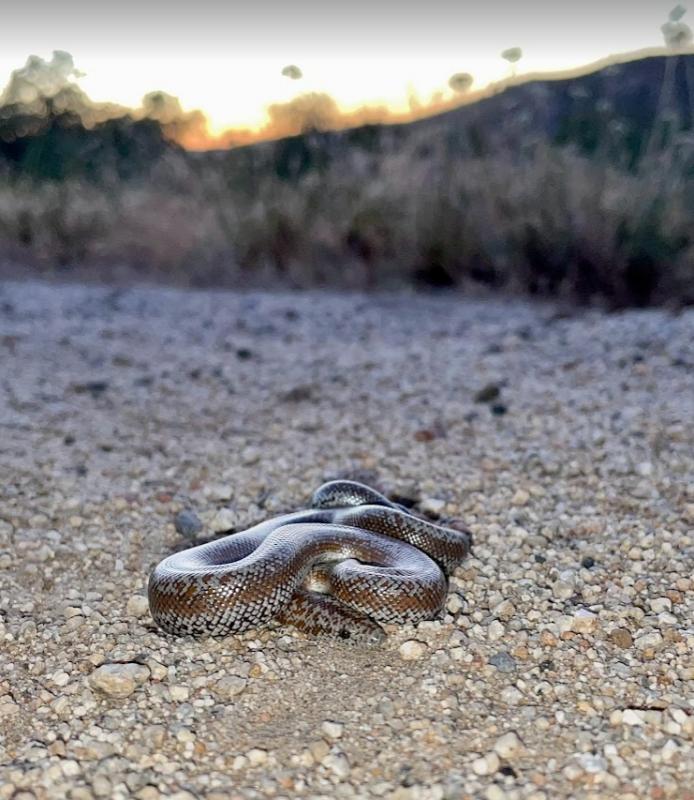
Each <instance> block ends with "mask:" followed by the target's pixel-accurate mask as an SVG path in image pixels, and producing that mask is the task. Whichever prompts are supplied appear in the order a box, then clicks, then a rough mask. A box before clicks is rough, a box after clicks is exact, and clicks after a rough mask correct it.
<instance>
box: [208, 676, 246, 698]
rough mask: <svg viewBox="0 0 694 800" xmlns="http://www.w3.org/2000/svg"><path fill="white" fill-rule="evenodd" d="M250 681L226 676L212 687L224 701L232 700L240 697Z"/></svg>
mask: <svg viewBox="0 0 694 800" xmlns="http://www.w3.org/2000/svg"><path fill="white" fill-rule="evenodd" d="M247 684H248V680H247V679H246V678H241V677H239V676H238V675H225V676H224V677H223V678H220V679H219V680H218V681H217V683H215V684H214V686H213V687H212V691H213V692H214V693H215V695H217V697H219V698H221V699H222V700H232V699H233V698H234V697H238V696H239V695H240V694H241V693H242V692H243V690H244V689H245V688H246V686H247Z"/></svg>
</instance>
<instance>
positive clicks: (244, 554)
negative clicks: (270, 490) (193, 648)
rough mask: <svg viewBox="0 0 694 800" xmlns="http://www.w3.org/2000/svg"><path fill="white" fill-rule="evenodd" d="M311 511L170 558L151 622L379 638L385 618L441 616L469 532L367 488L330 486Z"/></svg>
mask: <svg viewBox="0 0 694 800" xmlns="http://www.w3.org/2000/svg"><path fill="white" fill-rule="evenodd" d="M312 506H313V507H312V508H311V509H308V510H306V511H297V512H295V513H292V514H285V515H283V516H279V517H275V518H273V519H270V520H267V521H266V522H261V523H260V524H259V525H255V526H254V527H252V528H249V529H248V530H246V531H243V532H241V533H236V534H232V535H230V536H226V537H224V538H223V539H219V540H216V541H212V542H208V543H206V544H202V545H199V546H197V547H193V548H191V549H189V550H185V551H183V552H180V553H176V554H174V555H172V556H169V557H168V558H165V559H164V560H163V561H162V562H161V563H160V564H159V565H158V566H157V567H156V568H155V569H154V571H153V572H152V574H151V576H150V579H149V590H148V591H149V605H150V610H151V612H152V616H153V618H154V620H155V622H156V623H157V624H158V625H159V626H160V627H161V628H163V629H164V630H165V631H167V632H169V633H174V634H188V635H200V634H211V635H214V636H221V635H225V634H229V633H240V632H242V631H246V630H249V629H251V628H256V627H259V626H261V625H264V624H266V623H268V622H269V621H270V620H272V619H278V620H279V621H281V622H285V623H290V624H292V625H294V626H296V627H298V628H300V629H301V630H304V631H306V632H308V633H312V634H331V635H334V636H339V637H341V638H345V639H352V640H358V641H364V640H368V641H380V640H381V639H382V638H383V631H382V629H381V627H380V626H379V625H378V623H379V622H400V623H402V622H417V621H419V620H423V619H431V618H432V617H435V616H436V615H437V614H438V613H439V612H440V611H441V609H442V607H443V604H444V602H445V599H446V592H447V580H446V573H448V572H450V571H451V570H452V569H453V568H454V567H455V566H456V565H457V564H459V563H460V562H461V561H462V559H463V558H464V557H465V556H466V555H467V553H468V552H469V547H470V537H469V534H467V533H466V532H462V531H458V530H452V529H450V528H444V527H441V526H439V525H434V524H433V523H431V522H428V521H425V520H422V519H419V518H418V517H415V516H413V515H412V514H410V513H409V512H408V511H407V510H405V509H404V508H402V507H401V506H398V505H397V504H395V503H391V502H390V501H389V500H388V499H387V498H386V497H384V496H383V495H381V494H379V493H378V492H376V491H375V490H373V489H371V488H369V487H368V486H363V485H362V484H359V483H355V482H353V481H331V482H330V483H326V484H324V485H323V486H321V487H320V489H318V491H317V492H316V493H315V494H314V496H313V500H312Z"/></svg>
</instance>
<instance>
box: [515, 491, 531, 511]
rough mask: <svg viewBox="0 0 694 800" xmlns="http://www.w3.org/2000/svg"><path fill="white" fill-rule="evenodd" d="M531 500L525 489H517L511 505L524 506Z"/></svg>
mask: <svg viewBox="0 0 694 800" xmlns="http://www.w3.org/2000/svg"><path fill="white" fill-rule="evenodd" d="M529 500H530V495H529V494H528V492H526V491H525V489H516V492H515V494H514V495H513V497H512V498H511V505H512V506H520V507H522V506H525V505H527V504H528V501H529Z"/></svg>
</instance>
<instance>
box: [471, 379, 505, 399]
mask: <svg viewBox="0 0 694 800" xmlns="http://www.w3.org/2000/svg"><path fill="white" fill-rule="evenodd" d="M500 394H501V388H500V387H499V385H498V384H496V383H488V384H486V386H483V387H482V388H481V389H480V390H479V391H478V392H476V394H475V398H474V399H475V402H476V403H491V402H492V401H493V400H496V399H497V397H499V396H500Z"/></svg>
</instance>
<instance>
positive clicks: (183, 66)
mask: <svg viewBox="0 0 694 800" xmlns="http://www.w3.org/2000/svg"><path fill="white" fill-rule="evenodd" d="M682 2H683V5H684V6H685V7H687V2H686V0H682ZM675 4H676V0H665V2H661V0H629V1H628V2H627V1H626V0H602V1H601V2H598V0H580V1H579V0H554V2H548V1H547V0H536V1H533V0H527V1H526V2H523V0H516V1H515V2H505V1H503V0H501V1H499V2H493V0H479V1H477V2H473V1H471V0H468V1H467V2H466V1H465V0H458V1H457V2H451V0H425V1H423V0H416V2H415V1H414V0H402V1H401V2H399V3H393V2H388V1H387V0H380V2H379V0H370V2H364V1H363V0H351V1H350V2H347V0H322V2H315V0H294V2H292V1H291V0H283V2H266V1H264V0H248V2H246V3H243V4H240V3H235V2H226V3H222V2H218V1H217V2H214V1H213V0H195V1H194V2H191V0H186V2H181V0H167V2H162V1H161V0H139V2H133V1H132V0H121V1H120V2H118V3H115V2H103V0H90V2H86V0H79V1H77V2H75V0H62V2H55V0H52V2H47V1H46V0H34V1H33V2H32V0H24V2H21V3H19V2H14V3H12V4H11V5H9V4H5V6H4V7H3V8H2V9H1V22H0V84H4V83H5V82H6V81H7V79H8V78H9V76H10V73H11V71H12V70H13V69H15V68H17V67H20V66H22V65H23V64H24V63H25V61H26V59H27V57H28V56H29V55H32V54H34V55H38V56H41V57H42V58H45V59H50V57H51V53H52V51H53V50H64V51H67V52H69V53H71V54H72V56H73V58H74V63H75V66H76V67H77V69H79V70H80V71H81V72H82V73H83V75H82V77H80V78H79V85H80V86H81V87H82V88H83V89H84V90H85V91H86V92H87V93H88V94H89V95H90V96H91V97H92V99H93V100H96V101H111V102H116V103H120V104H123V105H127V106H133V107H134V106H137V105H139V103H140V101H141V99H142V97H143V96H144V95H145V94H146V93H147V92H150V91H153V90H162V91H165V92H167V93H170V94H172V95H175V96H177V97H179V99H180V101H181V104H182V106H183V108H184V109H186V110H191V109H195V108H199V109H201V110H202V111H203V112H204V113H205V114H206V116H207V117H208V120H209V127H210V130H211V131H212V132H213V133H218V132H220V131H222V130H223V129H225V128H229V127H235V128H238V127H245V128H250V129H257V128H259V127H261V126H262V125H263V124H264V123H265V121H266V116H267V112H266V109H267V107H268V106H269V105H270V104H272V103H285V102H288V101H290V100H291V99H292V98H294V97H296V96H297V95H299V94H302V93H305V92H326V93H328V94H330V95H331V96H332V97H334V99H335V100H336V101H337V103H338V105H339V106H340V108H341V109H343V110H345V111H351V110H353V109H355V108H357V107H360V106H364V105H386V106H388V107H389V108H390V109H391V110H392V111H394V112H403V111H406V110H407V109H408V108H409V107H410V103H411V102H412V101H413V99H414V100H416V101H419V102H422V103H427V102H428V101H430V100H431V98H432V96H433V95H435V94H436V93H437V92H440V93H442V95H443V98H444V99H447V98H449V97H450V96H451V95H452V94H453V93H452V90H451V89H450V88H449V87H448V79H449V77H450V76H451V75H452V74H453V73H456V72H468V73H471V74H472V75H473V76H474V78H475V83H474V84H473V87H472V88H473V90H474V89H479V88H483V87H484V86H485V85H488V84H489V83H490V82H493V81H499V80H502V79H504V78H505V77H507V76H508V75H509V72H510V67H509V64H508V63H507V62H505V61H504V60H503V59H502V58H501V56H500V53H501V51H502V50H505V49H506V48H510V47H521V48H522V50H523V57H522V59H521V61H520V62H519V63H518V65H517V72H518V74H519V75H522V74H524V73H526V72H538V71H539V72H545V71H558V70H565V69H572V68H576V67H579V66H581V65H584V64H588V63H591V62H594V61H597V60H598V59H602V58H604V57H606V56H609V55H617V54H622V53H627V52H631V51H634V50H639V49H641V48H648V47H657V46H660V45H662V44H663V38H662V34H661V32H660V26H661V25H662V24H663V23H664V22H665V20H666V19H667V15H668V12H669V11H670V9H672V7H673V6H674V5H675ZM691 5H692V8H691V9H690V11H689V13H688V14H686V15H685V17H684V21H686V22H688V23H689V24H690V25H691V26H692V27H694V2H692V4H691ZM690 15H691V18H690ZM288 64H295V65H297V66H298V67H299V68H300V69H301V71H302V74H303V77H302V78H301V79H299V80H292V79H290V78H288V77H285V76H283V75H282V69H283V68H284V67H286V66H287V65H288Z"/></svg>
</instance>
